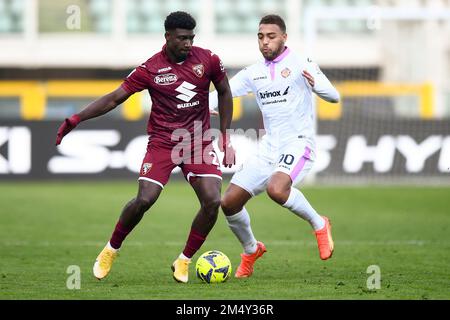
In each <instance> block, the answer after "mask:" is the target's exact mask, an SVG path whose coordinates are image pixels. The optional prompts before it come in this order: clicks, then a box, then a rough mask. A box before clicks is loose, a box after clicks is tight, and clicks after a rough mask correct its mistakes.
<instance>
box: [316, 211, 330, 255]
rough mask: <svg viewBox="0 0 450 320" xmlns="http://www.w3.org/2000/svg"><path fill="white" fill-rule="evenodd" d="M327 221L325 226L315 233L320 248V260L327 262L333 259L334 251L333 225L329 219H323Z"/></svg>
mask: <svg viewBox="0 0 450 320" xmlns="http://www.w3.org/2000/svg"><path fill="white" fill-rule="evenodd" d="M322 218H323V219H324V220H325V226H324V227H323V228H322V229H320V230H317V231H315V232H314V233H315V234H316V239H317V246H318V247H319V254H320V259H322V260H327V259H329V258H331V256H332V255H333V250H334V242H333V238H332V237H331V223H330V220H329V219H328V218H327V217H322Z"/></svg>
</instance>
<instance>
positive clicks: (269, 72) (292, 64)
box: [210, 15, 339, 278]
mask: <svg viewBox="0 0 450 320" xmlns="http://www.w3.org/2000/svg"><path fill="white" fill-rule="evenodd" d="M286 40H287V34H286V25H285V23H284V21H283V19H282V18H281V17H279V16H277V15H268V16H265V17H263V18H262V19H261V21H260V24H259V32H258V43H259V49H260V51H261V53H262V55H263V57H264V60H262V61H260V62H257V63H255V64H253V65H251V66H249V67H247V68H245V69H243V70H241V71H240V72H239V73H237V74H236V76H235V77H234V78H233V79H231V80H230V86H231V91H232V94H233V97H238V96H244V95H247V94H248V93H251V92H252V93H253V94H254V95H255V98H256V101H257V103H258V106H259V108H260V109H261V112H262V116H263V121H264V128H265V130H266V134H265V135H264V136H263V138H262V139H261V140H260V142H259V151H258V153H257V154H254V155H252V156H250V157H249V158H248V159H247V160H246V162H245V163H244V164H243V167H242V169H241V170H240V171H238V172H236V173H235V174H234V175H233V178H232V179H231V183H230V185H229V187H228V189H227V190H226V192H225V194H224V196H223V197H222V200H221V207H222V210H223V212H224V213H225V216H226V219H227V222H228V225H229V227H230V229H231V230H232V231H233V233H234V234H235V235H236V237H237V238H238V239H239V241H240V242H241V244H242V246H243V248H244V253H243V254H241V258H242V259H241V264H240V265H239V267H238V269H237V271H236V274H235V276H236V277H238V278H243V277H249V276H251V275H252V273H253V265H254V263H255V261H256V260H257V259H258V258H259V257H261V256H262V255H263V254H264V252H266V248H265V246H264V244H263V243H262V242H260V241H257V240H256V239H255V237H254V235H253V231H252V229H251V226H250V216H249V214H248V212H247V210H246V209H245V204H246V203H247V201H248V200H250V199H251V198H252V197H254V196H256V195H258V194H259V193H261V192H263V191H264V190H265V191H266V192H267V194H268V195H269V197H270V198H271V199H272V200H273V201H275V202H276V203H278V204H279V205H281V206H283V207H285V208H287V209H289V210H290V211H291V212H293V213H294V214H296V215H297V216H299V217H300V218H303V219H305V220H306V221H308V222H309V223H310V224H311V226H312V228H313V229H314V231H315V235H316V238H317V243H318V248H319V254H320V258H321V259H322V260H326V259H329V258H330V257H331V255H332V254H333V249H334V243H333V239H332V237H331V224H330V221H329V219H328V218H327V217H325V216H321V215H319V214H318V213H317V212H316V210H314V208H313V207H312V206H311V205H310V204H309V202H308V201H307V200H306V198H305V197H304V195H303V194H302V193H301V192H300V191H299V190H298V189H296V188H294V187H293V185H296V184H298V183H299V182H300V181H302V180H303V179H304V178H305V176H306V174H307V173H308V172H309V171H310V170H311V168H312V166H313V163H314V160H315V151H314V150H315V143H314V136H315V132H314V121H315V119H314V112H313V104H312V99H313V94H312V93H315V94H317V95H318V96H319V97H320V98H322V99H325V100H326V101H329V102H333V103H336V102H338V101H339V93H338V92H337V90H336V89H335V88H334V87H333V85H332V84H331V83H330V81H329V80H328V79H327V77H326V76H325V75H324V74H323V73H322V72H321V70H320V69H319V67H318V66H317V64H315V63H314V62H312V61H311V60H310V59H309V58H307V57H302V56H299V55H296V54H295V53H293V52H292V51H291V50H290V49H289V48H288V47H287V46H286V45H285V42H286ZM216 101H217V93H216V92H212V93H211V94H210V109H212V110H213V109H214V108H215V105H216Z"/></svg>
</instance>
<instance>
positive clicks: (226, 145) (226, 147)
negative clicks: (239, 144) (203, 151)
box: [219, 135, 236, 168]
mask: <svg viewBox="0 0 450 320" xmlns="http://www.w3.org/2000/svg"><path fill="white" fill-rule="evenodd" d="M219 150H220V151H221V152H223V153H224V155H223V161H222V164H223V165H224V166H225V168H231V166H233V165H234V164H236V151H235V150H234V148H233V146H232V145H231V139H230V136H229V135H221V136H220V138H219Z"/></svg>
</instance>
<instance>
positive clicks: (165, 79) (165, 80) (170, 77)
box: [154, 73, 178, 86]
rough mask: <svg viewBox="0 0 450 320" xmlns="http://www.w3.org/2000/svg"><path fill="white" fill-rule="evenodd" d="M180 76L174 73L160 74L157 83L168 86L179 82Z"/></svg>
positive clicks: (156, 78) (156, 79)
mask: <svg viewBox="0 0 450 320" xmlns="http://www.w3.org/2000/svg"><path fill="white" fill-rule="evenodd" d="M177 80H178V77H177V75H176V74H173V73H166V74H160V75H158V76H156V77H155V80H154V81H155V83H156V84H160V85H162V86H167V85H169V84H172V83H175V82H177Z"/></svg>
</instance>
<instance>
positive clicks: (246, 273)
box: [234, 241, 267, 278]
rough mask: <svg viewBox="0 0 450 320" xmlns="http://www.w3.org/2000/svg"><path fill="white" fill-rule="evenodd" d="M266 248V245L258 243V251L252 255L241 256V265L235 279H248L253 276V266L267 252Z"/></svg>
mask: <svg viewBox="0 0 450 320" xmlns="http://www.w3.org/2000/svg"><path fill="white" fill-rule="evenodd" d="M266 251H267V250H266V246H265V245H264V243H262V242H260V241H258V242H257V243H256V251H255V253H252V254H245V253H242V254H241V264H240V265H239V267H238V269H237V270H236V273H235V275H234V276H235V277H236V278H248V277H250V276H251V275H252V274H253V265H254V264H255V262H256V260H257V259H258V258H260V257H262V255H263V254H264V253H265V252H266Z"/></svg>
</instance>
